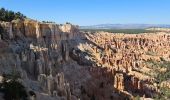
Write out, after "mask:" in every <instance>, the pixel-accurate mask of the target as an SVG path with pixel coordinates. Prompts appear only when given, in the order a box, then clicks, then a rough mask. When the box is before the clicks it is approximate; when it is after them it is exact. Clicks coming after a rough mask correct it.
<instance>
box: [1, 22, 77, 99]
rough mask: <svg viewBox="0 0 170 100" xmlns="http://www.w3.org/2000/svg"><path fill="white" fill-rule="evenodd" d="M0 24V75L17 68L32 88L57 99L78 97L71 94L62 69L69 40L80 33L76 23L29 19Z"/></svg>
mask: <svg viewBox="0 0 170 100" xmlns="http://www.w3.org/2000/svg"><path fill="white" fill-rule="evenodd" d="M0 26H1V27H2V29H3V31H2V32H1V33H0V36H1V38H0V48H1V49H0V69H1V71H0V74H1V75H2V74H3V73H6V74H9V73H11V72H12V70H13V69H16V70H17V72H19V73H20V76H21V78H22V79H23V80H27V81H29V82H27V83H25V85H26V87H28V88H29V89H35V92H36V91H42V92H44V93H46V94H48V95H49V96H53V97H54V98H57V100H58V99H59V100H60V99H62V100H73V99H72V98H74V100H76V99H77V97H75V96H74V95H72V94H71V90H70V85H69V82H67V81H66V80H65V79H64V74H63V72H62V69H63V68H62V66H63V64H65V63H67V62H68V61H69V60H70V57H69V51H70V49H71V45H74V44H71V45H70V41H74V40H75V39H76V38H78V37H79V36H78V34H79V30H78V29H77V28H78V27H77V26H74V25H71V24H66V25H57V24H52V23H41V22H38V21H35V20H31V19H25V20H14V21H12V22H0ZM73 47H74V46H73ZM59 66H60V68H59ZM65 66H68V65H65ZM57 69H58V70H57ZM33 80H34V81H37V82H38V85H36V84H35V83H34V82H33ZM25 82H26V81H25ZM31 84H33V85H32V86H30V85H31ZM29 86H30V87H29ZM38 87H41V88H39V89H38ZM72 91H73V90H72ZM37 95H38V96H39V95H40V94H37ZM41 95H42V94H41ZM37 98H39V97H37Z"/></svg>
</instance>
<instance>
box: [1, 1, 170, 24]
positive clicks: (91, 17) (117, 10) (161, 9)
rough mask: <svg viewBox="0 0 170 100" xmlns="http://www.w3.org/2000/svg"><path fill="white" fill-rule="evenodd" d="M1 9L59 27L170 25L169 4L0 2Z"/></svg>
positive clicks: (152, 2)
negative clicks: (64, 24) (51, 22)
mask: <svg viewBox="0 0 170 100" xmlns="http://www.w3.org/2000/svg"><path fill="white" fill-rule="evenodd" d="M0 7H4V8H6V9H9V10H13V11H20V12H21V13H23V14H25V15H26V16H28V17H30V18H33V19H37V20H40V21H42V20H49V21H55V22H56V23H65V22H71V23H73V24H78V25H96V24H107V23H110V24H118V23H120V24H129V23H136V24H138V23H139V24H170V0H0Z"/></svg>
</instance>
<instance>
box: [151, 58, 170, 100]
mask: <svg viewBox="0 0 170 100" xmlns="http://www.w3.org/2000/svg"><path fill="white" fill-rule="evenodd" d="M148 63H150V64H152V65H153V67H155V68H153V69H157V68H158V69H157V70H155V71H156V73H157V75H156V77H155V79H156V80H157V83H158V84H159V85H160V84H161V83H162V82H163V81H166V80H168V79H169V78H170V61H166V60H165V59H164V58H162V57H161V61H160V62H158V61H153V60H149V61H148ZM159 68H166V69H167V70H166V71H165V72H160V70H159ZM159 88H160V93H159V94H157V95H155V100H169V99H170V89H169V88H167V87H159Z"/></svg>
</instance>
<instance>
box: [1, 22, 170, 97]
mask: <svg viewBox="0 0 170 100" xmlns="http://www.w3.org/2000/svg"><path fill="white" fill-rule="evenodd" d="M168 32H169V31H168ZM169 41H170V35H169V34H168V33H167V31H162V32H159V33H150V34H112V33H106V32H96V33H84V32H80V31H79V29H78V26H74V25H71V24H65V25H57V24H52V23H41V22H38V21H35V20H30V19H25V20H24V21H23V20H22V21H21V20H15V21H12V22H0V76H1V75H2V74H3V73H6V74H9V73H11V72H13V70H15V71H16V72H18V73H19V75H20V76H21V82H22V84H24V86H25V87H26V88H27V91H34V92H35V94H36V97H35V96H30V99H31V100H35V99H36V100H56V99H57V100H79V99H80V100H115V99H116V100H124V99H127V98H128V99H134V97H135V96H137V95H139V96H140V97H143V98H145V97H149V98H151V97H153V95H155V94H156V93H161V92H160V89H159V83H158V82H157V79H156V78H155V76H157V73H159V72H160V71H161V72H164V73H166V72H167V71H169V69H168V68H164V67H160V66H157V68H153V66H155V65H154V63H155V62H157V63H160V64H159V65H161V64H162V63H163V62H165V61H166V63H168V61H170V52H169V47H170V42H169ZM164 48H166V49H164ZM1 79H2V77H0V80H1ZM160 86H161V87H164V86H168V87H169V81H164V82H162V83H160Z"/></svg>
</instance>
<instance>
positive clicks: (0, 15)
mask: <svg viewBox="0 0 170 100" xmlns="http://www.w3.org/2000/svg"><path fill="white" fill-rule="evenodd" d="M24 18H26V16H25V15H23V14H22V13H20V12H13V11H11V10H7V9H5V8H1V9H0V21H6V22H10V21H12V20H16V19H24Z"/></svg>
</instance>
